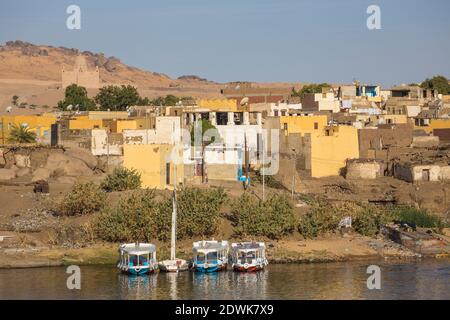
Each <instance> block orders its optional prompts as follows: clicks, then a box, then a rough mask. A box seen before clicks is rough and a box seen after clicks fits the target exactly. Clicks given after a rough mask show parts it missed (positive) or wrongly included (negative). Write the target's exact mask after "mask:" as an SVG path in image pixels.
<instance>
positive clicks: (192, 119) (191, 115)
mask: <svg viewBox="0 0 450 320" xmlns="http://www.w3.org/2000/svg"><path fill="white" fill-rule="evenodd" d="M194 120H195V119H194V114H193V113H189V123H190V124H192V123H194Z"/></svg>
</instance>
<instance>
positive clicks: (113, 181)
mask: <svg viewBox="0 0 450 320" xmlns="http://www.w3.org/2000/svg"><path fill="white" fill-rule="evenodd" d="M101 187H102V189H103V190H105V191H107V192H111V191H125V190H134V189H138V188H140V187H141V175H140V173H139V172H137V171H136V170H134V169H128V168H123V167H120V168H115V169H114V171H113V172H112V173H110V174H108V175H107V176H106V178H105V180H103V182H102V184H101Z"/></svg>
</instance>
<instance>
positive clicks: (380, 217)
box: [352, 204, 394, 237]
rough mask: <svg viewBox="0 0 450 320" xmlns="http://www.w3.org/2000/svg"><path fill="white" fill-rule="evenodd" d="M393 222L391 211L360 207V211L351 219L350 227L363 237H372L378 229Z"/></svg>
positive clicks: (372, 206)
mask: <svg viewBox="0 0 450 320" xmlns="http://www.w3.org/2000/svg"><path fill="white" fill-rule="evenodd" d="M393 220H394V214H393V212H392V210H391V209H389V208H388V209H383V208H379V207H377V206H375V205H370V204H369V205H368V204H366V205H361V206H360V210H358V211H357V212H356V214H355V215H354V217H353V223H352V226H353V228H354V229H355V231H356V232H358V233H359V234H362V235H363V236H369V237H373V236H375V235H376V234H378V232H379V231H380V227H381V226H382V225H384V224H387V223H390V222H392V221H393Z"/></svg>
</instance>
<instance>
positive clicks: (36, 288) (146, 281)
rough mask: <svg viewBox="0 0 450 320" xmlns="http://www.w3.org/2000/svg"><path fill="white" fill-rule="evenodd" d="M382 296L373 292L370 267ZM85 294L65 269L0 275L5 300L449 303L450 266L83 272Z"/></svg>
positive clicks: (335, 265) (111, 269)
mask: <svg viewBox="0 0 450 320" xmlns="http://www.w3.org/2000/svg"><path fill="white" fill-rule="evenodd" d="M371 264H378V265H379V266H380V267H381V276H382V280H381V287H382V289H381V290H368V289H367V287H366V280H367V277H368V274H367V273H366V269H367V266H368V265H371ZM81 273H82V276H81V290H68V289H67V286H66V280H67V276H68V275H67V274H66V273H65V268H36V269H15V270H6V269H3V270H2V269H0V299H174V300H176V299H209V300H214V299H450V290H449V289H450V282H449V281H450V260H448V259H447V260H424V261H422V262H413V263H405V262H395V263H387V262H384V261H381V262H380V261H379V262H372V263H367V262H353V263H329V264H310V265H269V267H268V268H267V269H266V270H264V271H263V272H259V273H237V272H232V271H228V272H218V273H209V274H204V273H193V272H180V273H159V274H155V275H149V276H128V275H124V274H121V273H119V272H118V271H117V269H116V268H115V267H112V266H111V267H106V266H83V267H81Z"/></svg>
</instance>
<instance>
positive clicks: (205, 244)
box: [192, 240, 228, 253]
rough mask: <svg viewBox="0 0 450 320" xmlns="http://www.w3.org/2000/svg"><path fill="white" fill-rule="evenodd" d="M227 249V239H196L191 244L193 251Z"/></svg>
mask: <svg viewBox="0 0 450 320" xmlns="http://www.w3.org/2000/svg"><path fill="white" fill-rule="evenodd" d="M227 249H228V241H226V240H223V241H215V240H213V241H196V242H194V244H193V248H192V250H193V251H194V252H203V253H208V252H214V251H224V250H227Z"/></svg>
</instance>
